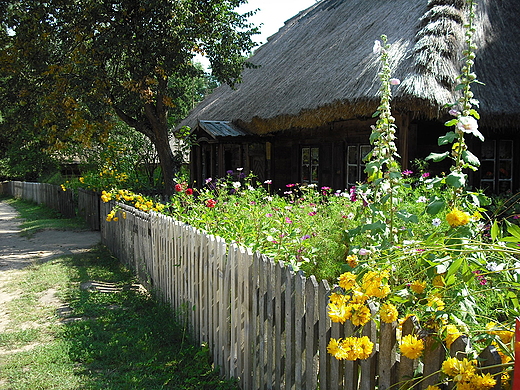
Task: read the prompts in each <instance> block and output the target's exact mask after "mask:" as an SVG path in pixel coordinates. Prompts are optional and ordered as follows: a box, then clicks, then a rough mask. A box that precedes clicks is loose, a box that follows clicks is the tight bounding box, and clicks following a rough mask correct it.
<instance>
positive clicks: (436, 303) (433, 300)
mask: <svg viewBox="0 0 520 390" xmlns="http://www.w3.org/2000/svg"><path fill="white" fill-rule="evenodd" d="M427 299H428V302H427V303H426V305H427V306H430V307H433V308H436V309H437V310H444V306H445V304H444V301H443V300H442V299H441V297H440V296H439V295H438V294H432V295H429V296H428V297H427Z"/></svg>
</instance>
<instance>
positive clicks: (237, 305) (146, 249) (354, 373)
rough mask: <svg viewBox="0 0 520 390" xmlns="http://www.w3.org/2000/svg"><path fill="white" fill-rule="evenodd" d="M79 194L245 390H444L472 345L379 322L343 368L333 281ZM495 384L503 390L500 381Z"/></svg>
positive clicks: (111, 240) (493, 357)
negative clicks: (403, 344) (447, 365)
mask: <svg viewBox="0 0 520 390" xmlns="http://www.w3.org/2000/svg"><path fill="white" fill-rule="evenodd" d="M4 186H5V183H2V185H1V186H0V192H4ZM9 188H11V189H12V188H15V189H17V191H18V192H16V191H15V192H16V194H17V196H20V197H24V196H25V195H27V196H30V197H32V198H31V200H32V199H40V198H38V197H37V196H35V195H34V194H32V193H31V191H28V190H21V191H20V190H19V188H20V186H19V185H15V186H14V187H9ZM40 188H42V189H43V188H45V187H44V186H41V187H40ZM42 191H46V190H45V189H44V190H42ZM62 192H63V191H62ZM4 193H6V192H4ZM80 194H81V193H80ZM80 194H78V199H79V200H80V205H79V206H78V209H79V210H81V214H82V215H89V219H96V218H98V222H99V226H100V229H101V235H102V240H103V243H104V244H105V245H106V246H107V247H108V248H109V249H110V250H111V251H112V253H113V254H114V255H115V256H116V257H118V258H119V259H120V260H121V261H122V262H123V263H124V264H126V265H127V266H128V267H129V268H131V269H133V270H134V271H135V272H136V274H137V276H138V277H139V279H140V281H141V282H142V283H143V284H144V285H145V286H146V287H147V288H148V289H149V290H150V291H153V292H154V293H155V294H157V296H158V297H160V298H162V299H163V300H164V301H165V302H168V303H169V304H170V305H171V307H172V309H173V310H174V312H175V313H176V315H177V316H178V319H180V320H181V321H184V323H185V324H186V326H188V327H189V330H190V333H191V334H192V335H193V337H194V339H195V340H196V341H197V342H198V343H200V344H205V345H207V346H208V347H209V350H210V351H211V353H212V358H213V362H214V364H215V365H216V366H218V367H219V369H220V371H221V374H222V375H223V376H226V377H229V378H231V377H234V378H237V379H238V380H239V384H240V387H241V388H242V389H243V390H249V389H279V390H316V389H321V390H325V389H326V390H340V389H341V390H374V389H379V390H386V389H417V390H421V389H426V388H427V387H428V385H435V384H437V383H438V382H439V380H440V376H439V373H438V371H439V369H440V366H441V364H442V361H443V360H444V359H445V357H446V355H447V354H449V355H451V356H457V357H459V358H462V357H464V356H465V351H466V350H467V349H466V348H467V346H468V343H469V341H468V340H467V337H465V336H461V337H459V339H458V340H456V341H455V342H454V343H453V344H452V346H451V348H450V350H449V351H447V350H446V348H445V347H444V346H443V345H442V344H440V343H438V342H437V341H436V340H435V339H434V338H432V337H430V336H429V335H428V334H423V332H424V331H423V330H421V329H420V327H419V325H418V324H417V321H416V320H415V318H414V317H411V318H409V319H408V320H407V321H406V322H405V323H404V324H402V326H398V325H397V324H396V323H393V324H385V323H381V324H380V325H378V326H376V323H374V322H373V321H372V322H370V323H369V324H367V325H365V326H364V328H363V330H362V333H361V335H364V336H368V337H369V338H370V339H371V340H372V341H373V342H374V344H375V345H376V348H374V352H373V353H372V355H371V356H370V357H369V358H368V359H366V360H361V361H338V360H336V359H335V358H333V357H332V356H331V355H330V354H328V353H327V345H328V342H329V339H330V338H331V337H334V338H336V339H338V338H342V337H348V336H350V335H352V334H353V333H354V332H355V331H356V329H355V328H354V327H353V326H352V324H351V323H350V322H347V323H346V324H344V325H341V324H338V323H332V322H331V321H330V319H329V317H328V315H327V304H328V301H329V295H330V293H331V291H332V290H333V289H334V288H335V287H334V286H330V285H329V284H328V283H327V281H317V280H316V278H315V277H314V276H310V277H306V276H305V275H303V274H302V273H301V272H295V271H293V270H292V269H291V267H289V266H285V265H284V264H282V263H279V262H274V261H273V260H272V259H270V258H268V257H266V256H264V255H261V254H259V253H252V252H251V251H250V250H248V249H246V248H242V247H239V246H237V245H235V244H227V243H226V242H225V241H224V240H223V239H221V238H219V237H215V236H212V235H209V234H206V233H205V232H203V231H200V230H197V229H195V228H194V227H192V226H189V225H187V224H185V223H182V222H179V221H176V220H174V219H172V218H170V217H168V216H165V215H162V214H157V213H150V214H148V213H144V212H142V211H139V210H137V209H135V208H132V207H129V206H126V205H121V204H119V205H118V207H119V212H118V217H119V218H118V221H111V222H107V221H106V220H105V219H104V216H106V215H107V214H108V213H109V212H110V211H111V210H112V208H113V207H114V206H115V203H113V202H110V203H102V202H100V201H99V196H98V195H94V196H93V195H92V194H88V193H85V194H83V195H80ZM13 196H14V195H13ZM62 199H63V198H62ZM94 199H97V201H95V200H94ZM63 201H67V200H63ZM123 213H124V217H123ZM94 225H95V221H94ZM410 333H418V334H421V335H423V336H424V337H425V341H426V348H425V353H424V356H423V357H422V358H421V362H422V363H421V365H422V373H423V374H422V376H419V377H417V375H416V372H417V369H418V364H419V362H418V360H410V359H408V358H406V357H404V356H400V355H399V353H398V352H397V350H398V348H397V340H398V339H399V337H400V336H401V335H406V334H410ZM479 360H480V364H481V366H483V367H489V368H488V369H487V372H490V373H491V374H497V373H498V372H499V371H500V368H499V367H497V365H499V364H500V363H501V359H500V356H499V354H498V352H497V351H496V349H495V348H494V347H493V346H490V347H488V348H487V349H486V350H484V351H483V352H482V354H481V355H480V359H479ZM496 379H497V385H496V386H495V387H494V389H496V390H498V389H501V385H500V377H499V375H497V376H496ZM516 385H517V386H518V384H516ZM452 387H453V384H451V383H448V384H444V385H442V386H441V388H442V389H451V388H452ZM515 389H516V388H515Z"/></svg>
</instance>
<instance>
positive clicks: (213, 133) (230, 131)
mask: <svg viewBox="0 0 520 390" xmlns="http://www.w3.org/2000/svg"><path fill="white" fill-rule="evenodd" d="M199 127H200V128H201V129H202V130H204V132H206V133H207V134H208V135H209V136H210V137H211V138H213V139H219V138H227V137H241V136H247V135H249V133H247V132H246V131H244V130H242V129H241V128H240V127H238V126H236V125H234V124H233V123H231V122H229V121H202V120H201V121H199Z"/></svg>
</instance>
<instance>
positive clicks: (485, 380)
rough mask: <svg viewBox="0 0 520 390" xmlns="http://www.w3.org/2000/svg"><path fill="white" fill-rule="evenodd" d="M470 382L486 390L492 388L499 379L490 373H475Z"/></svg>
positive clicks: (481, 389) (477, 387) (475, 387)
mask: <svg viewBox="0 0 520 390" xmlns="http://www.w3.org/2000/svg"><path fill="white" fill-rule="evenodd" d="M470 383H471V385H472V386H473V388H474V389H479V390H486V389H491V388H492V387H493V386H495V385H496V384H497V381H496V380H495V379H494V378H493V377H492V376H491V374H490V373H487V374H486V375H484V374H481V375H474V376H472V377H471V379H470Z"/></svg>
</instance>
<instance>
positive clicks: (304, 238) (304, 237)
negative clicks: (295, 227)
mask: <svg viewBox="0 0 520 390" xmlns="http://www.w3.org/2000/svg"><path fill="white" fill-rule="evenodd" d="M309 238H311V236H310V235H308V234H306V235H305V236H303V237H302V238H301V240H302V241H303V240H308V239H309Z"/></svg>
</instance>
